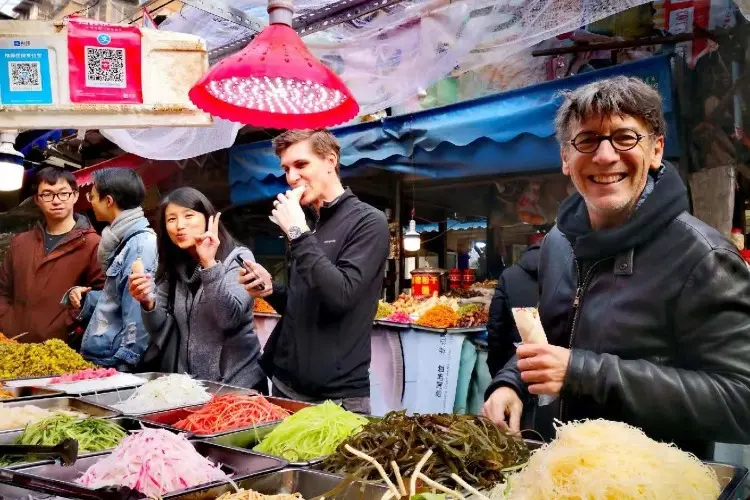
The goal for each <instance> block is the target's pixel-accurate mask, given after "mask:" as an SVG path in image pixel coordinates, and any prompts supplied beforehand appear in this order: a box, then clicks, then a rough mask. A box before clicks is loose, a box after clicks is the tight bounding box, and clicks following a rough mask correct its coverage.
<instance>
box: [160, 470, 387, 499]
mask: <svg viewBox="0 0 750 500" xmlns="http://www.w3.org/2000/svg"><path fill="white" fill-rule="evenodd" d="M344 481H345V480H344V478H342V477H341V476H335V475H333V474H326V473H325V472H318V471H311V470H304V469H285V470H282V471H278V472H270V473H268V474H263V475H259V476H254V477H250V478H247V479H243V480H241V481H236V485H237V487H238V488H242V489H245V490H253V491H256V492H258V493H260V494H262V495H291V494H294V493H299V494H300V496H301V497H302V498H307V499H312V498H316V497H319V496H321V495H326V494H327V493H328V492H330V491H332V490H333V489H335V488H337V487H340V486H342V485H343V483H344ZM234 491H235V489H234V487H233V486H232V485H229V484H222V485H219V486H212V487H210V488H204V489H201V490H198V491H195V492H193V493H190V494H189V495H188V494H184V495H178V496H175V497H173V498H175V499H180V500H214V499H216V498H218V497H219V496H221V495H223V494H225V493H233V492H234ZM387 491H388V489H387V488H386V487H385V486H382V485H378V484H371V483H365V482H361V481H351V482H348V484H347V485H346V486H345V487H343V489H342V491H341V492H340V493H338V494H337V495H335V496H334V498H336V500H380V499H381V498H382V497H383V494H385V493H386V492H387Z"/></svg>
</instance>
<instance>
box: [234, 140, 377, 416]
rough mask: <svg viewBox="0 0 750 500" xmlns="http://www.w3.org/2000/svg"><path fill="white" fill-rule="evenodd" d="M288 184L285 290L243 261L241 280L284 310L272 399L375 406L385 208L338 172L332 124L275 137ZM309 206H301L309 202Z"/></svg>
mask: <svg viewBox="0 0 750 500" xmlns="http://www.w3.org/2000/svg"><path fill="white" fill-rule="evenodd" d="M273 144H274V149H275V150H276V154H277V155H278V156H279V158H280V159H281V166H282V168H283V169H284V172H285V173H286V179H287V182H288V183H289V186H290V187H291V188H292V190H291V191H287V192H286V194H281V195H279V196H278V198H277V200H276V201H274V210H273V212H272V220H274V221H275V222H276V223H277V224H278V225H279V227H280V228H281V230H282V231H283V232H284V234H286V236H287V237H288V238H289V241H290V248H291V255H292V269H291V274H290V279H289V287H288V288H287V287H285V286H284V285H282V284H280V283H272V282H271V276H270V274H269V273H268V272H267V271H266V270H265V269H263V267H261V266H260V265H258V264H255V263H250V262H248V263H246V267H247V271H246V272H245V273H244V275H243V276H241V278H240V281H241V283H243V284H244V285H245V288H246V289H247V290H248V293H250V294H251V295H253V296H255V297H265V298H266V299H267V300H268V302H269V303H270V304H271V305H272V306H273V307H274V308H275V309H276V310H277V311H278V312H279V313H280V314H281V315H282V319H281V321H280V322H279V324H278V325H277V326H276V328H275V329H274V331H273V333H272V334H271V337H270V338H269V340H268V342H267V343H266V346H265V348H264V353H263V358H262V360H261V366H262V367H263V369H264V370H265V371H266V374H267V375H268V376H269V377H271V380H272V382H273V391H272V393H273V394H274V395H275V396H281V397H289V398H292V399H297V400H301V401H308V402H319V401H323V400H326V399H331V400H334V401H337V402H341V403H342V404H343V406H344V407H345V408H347V409H348V410H350V411H355V412H359V413H369V412H370V373H369V369H370V356H371V349H370V334H371V331H372V320H373V319H374V318H375V312H376V311H377V303H378V297H379V296H380V292H381V288H382V285H383V276H384V273H385V261H386V258H387V256H388V247H389V231H388V223H387V221H386V218H385V215H384V214H383V212H381V211H380V210H377V209H375V208H373V207H371V206H370V205H368V204H366V203H363V202H361V201H360V200H359V199H358V198H357V197H356V196H355V195H354V194H353V193H352V192H351V191H350V190H349V189H344V187H343V186H342V184H341V180H340V179H339V157H340V148H339V145H338V142H337V141H336V138H335V137H334V136H333V134H331V133H330V132H328V131H327V130H289V131H287V132H284V133H283V134H281V135H279V136H278V137H276V138H275V139H274V140H273ZM303 207H304V208H303Z"/></svg>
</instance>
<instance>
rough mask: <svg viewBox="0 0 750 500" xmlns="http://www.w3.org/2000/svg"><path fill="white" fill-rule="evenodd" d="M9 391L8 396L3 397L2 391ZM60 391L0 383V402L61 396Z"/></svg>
mask: <svg viewBox="0 0 750 500" xmlns="http://www.w3.org/2000/svg"><path fill="white" fill-rule="evenodd" d="M6 392H7V393H9V394H10V397H3V393H6ZM63 394H64V393H63V392H62V391H57V390H54V389H44V388H42V387H2V386H1V385H0V403H15V402H17V401H31V400H34V399H45V398H54V397H59V396H62V395H63Z"/></svg>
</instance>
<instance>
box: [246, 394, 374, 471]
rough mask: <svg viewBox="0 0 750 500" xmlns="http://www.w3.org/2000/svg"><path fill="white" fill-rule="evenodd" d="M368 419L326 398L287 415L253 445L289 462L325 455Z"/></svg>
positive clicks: (331, 451)
mask: <svg viewBox="0 0 750 500" xmlns="http://www.w3.org/2000/svg"><path fill="white" fill-rule="evenodd" d="M367 422H368V420H367V418H365V417H363V416H361V415H357V414H356V413H352V412H350V411H346V410H344V409H343V408H341V407H340V406H338V405H337V404H335V403H333V402H331V401H326V402H325V403H323V404H321V405H317V406H310V407H308V408H304V409H302V410H300V411H298V412H297V413H295V414H294V415H292V416H291V417H287V418H286V419H285V420H284V421H283V422H281V423H280V424H279V426H278V427H276V428H275V429H274V430H273V431H271V432H270V433H269V434H268V436H266V438H265V439H264V440H263V441H261V443H260V444H259V445H257V446H256V447H255V448H254V449H255V451H259V452H261V453H268V454H269V455H275V456H277V457H282V458H284V459H286V460H289V461H290V462H299V461H302V460H311V459H314V458H320V457H325V456H328V455H330V454H331V453H333V452H334V451H335V450H336V448H337V447H338V445H339V444H340V443H341V442H342V441H344V440H345V439H346V438H348V437H349V436H351V435H352V434H355V433H357V432H359V431H360V430H361V429H362V427H363V426H364V425H366V424H367Z"/></svg>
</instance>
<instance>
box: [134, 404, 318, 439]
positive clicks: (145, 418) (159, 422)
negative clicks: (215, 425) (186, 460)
mask: <svg viewBox="0 0 750 500" xmlns="http://www.w3.org/2000/svg"><path fill="white" fill-rule="evenodd" d="M263 397H264V398H265V399H266V400H267V401H268V402H269V403H271V404H274V405H276V406H279V407H281V408H283V409H285V410H287V411H288V412H289V413H291V414H294V413H297V412H298V411H299V410H301V409H303V408H307V407H309V406H312V404H311V403H303V402H302V401H294V400H292V399H285V398H277V397H273V396H263ZM204 406H205V405H196V406H190V407H184V408H175V409H173V410H166V411H161V412H157V413H149V414H146V415H142V416H140V417H139V420H141V421H142V422H144V423H147V424H149V425H151V426H153V427H162V428H165V429H169V430H171V431H174V432H187V431H184V430H182V429H180V428H178V427H175V426H174V424H176V423H177V422H179V421H180V420H182V419H184V418H187V417H189V416H190V414H192V413H194V412H196V411H198V410H200V409H201V408H203V407H204ZM279 422H280V420H273V421H269V422H264V423H262V424H259V425H252V426H245V427H239V428H235V429H229V430H226V431H221V432H214V433H211V434H200V433H198V432H193V433H192V435H193V436H195V438H197V439H211V438H216V437H219V436H226V435H230V434H235V433H237V432H243V431H247V432H250V433H252V432H253V430H254V429H261V428H265V427H269V426H271V427H275V426H276V425H278V423H279ZM264 436H265V434H264ZM221 444H228V443H221Z"/></svg>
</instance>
